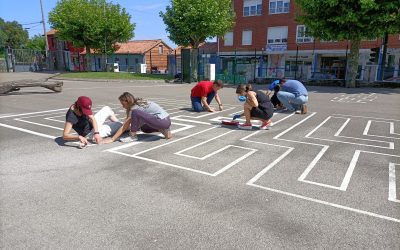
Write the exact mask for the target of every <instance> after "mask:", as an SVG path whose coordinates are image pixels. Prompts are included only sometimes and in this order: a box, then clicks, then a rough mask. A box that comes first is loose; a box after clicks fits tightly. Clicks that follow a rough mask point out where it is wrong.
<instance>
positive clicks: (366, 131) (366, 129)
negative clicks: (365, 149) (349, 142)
mask: <svg viewBox="0 0 400 250" xmlns="http://www.w3.org/2000/svg"><path fill="white" fill-rule="evenodd" d="M372 122H380V123H388V124H389V126H390V127H389V134H391V135H400V134H398V133H395V132H394V122H387V121H374V120H368V122H367V125H366V126H365V129H364V132H363V135H366V136H372V137H381V138H388V139H395V140H400V137H393V136H383V135H371V134H368V132H369V130H370V127H371V124H372Z"/></svg>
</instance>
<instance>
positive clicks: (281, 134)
mask: <svg viewBox="0 0 400 250" xmlns="http://www.w3.org/2000/svg"><path fill="white" fill-rule="evenodd" d="M315 114H317V112H314V113H312V114H311V115H309V116H307V117H306V118H304V119H303V120H301V121H300V122H298V123H296V124H295V125H293V126H291V127H290V128H288V129H286V130H285V131H283V132H281V133H280V134H278V135H277V136H275V137H274V138H273V139H278V138H279V137H281V136H283V135H284V134H286V133H288V132H289V131H291V130H292V129H294V128H295V127H297V126H299V125H300V124H302V123H303V122H306V121H307V120H308V119H310V118H311V117H313V116H314V115H315Z"/></svg>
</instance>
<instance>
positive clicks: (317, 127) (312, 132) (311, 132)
mask: <svg viewBox="0 0 400 250" xmlns="http://www.w3.org/2000/svg"><path fill="white" fill-rule="evenodd" d="M329 119H331V116H328V117H327V118H326V119H325V120H324V121H323V122H321V123H320V124H319V125H318V126H316V127H315V128H314V129H313V130H311V131H310V133H308V134H306V136H305V137H309V136H310V135H312V134H314V132H315V131H317V130H318V129H319V128H320V127H322V126H323V125H324V124H325V123H326V122H327V121H328V120H329Z"/></svg>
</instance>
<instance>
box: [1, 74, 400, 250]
mask: <svg viewBox="0 0 400 250" xmlns="http://www.w3.org/2000/svg"><path fill="white" fill-rule="evenodd" d="M193 86H194V84H167V83H164V82H160V81H158V82H157V81H136V82H122V81H121V82H117V81H112V82H105V81H97V82H95V81H64V89H63V92H62V93H53V92H51V91H50V90H47V89H44V88H26V89H22V90H21V91H19V92H14V93H12V94H9V95H5V96H0V102H1V108H0V135H1V142H0V145H1V155H0V156H1V159H0V160H1V163H0V164H1V168H0V180H1V182H0V190H1V192H0V215H1V224H0V225H1V240H0V244H1V245H0V247H1V248H2V249H38V248H41V249H42V248H47V249H76V248H79V249H282V248H287V249H293V248H296V249H310V248H313V249H343V248H346V249H398V247H399V245H400V237H399V235H400V198H399V197H400V174H399V173H400V151H399V146H400V143H399V142H400V128H399V126H400V112H399V110H400V98H399V96H400V91H399V90H396V89H376V88H374V89H364V88H362V89H344V88H330V87H309V92H310V93H309V94H310V97H309V105H308V109H309V112H308V113H307V114H306V115H298V114H291V113H276V114H275V115H274V117H273V121H274V126H273V127H272V128H271V129H270V130H259V129H258V128H257V127H255V128H254V129H253V130H252V131H241V130H237V129H235V128H234V127H225V126H221V125H220V121H221V120H223V119H225V118H227V119H229V118H231V117H232V115H233V114H235V113H239V112H240V110H241V104H240V103H239V102H238V101H237V99H236V95H235V94H234V93H235V89H234V87H229V86H228V87H226V88H224V89H223V90H222V91H221V97H222V101H223V103H224V107H225V111H223V112H216V113H201V114H197V113H193V112H191V111H190V107H191V105H190V101H189V94H190V89H191V88H192V87H193ZM257 87H258V88H264V89H265V86H257ZM124 91H129V92H131V93H132V94H134V95H135V96H138V97H144V98H146V99H149V100H153V101H155V102H157V103H159V104H160V105H161V106H162V107H164V108H165V109H166V110H167V111H168V112H169V113H170V114H171V117H172V121H173V125H172V130H173V136H174V137H173V139H171V140H165V139H163V138H162V136H161V135H159V134H151V135H145V134H140V135H139V139H140V140H139V141H138V142H133V143H120V142H115V143H113V144H108V145H95V146H90V147H88V148H86V149H78V148H77V144H74V143H71V142H68V143H64V142H63V140H62V139H61V138H60V136H61V134H62V128H63V122H64V118H65V112H66V110H67V108H68V107H69V106H70V105H71V104H72V103H73V102H74V101H75V100H76V98H77V97H78V96H80V95H87V96H90V97H91V98H92V100H93V106H94V107H95V108H94V109H95V110H98V109H99V108H101V107H102V106H104V105H108V106H110V107H111V108H113V109H114V110H115V111H116V112H117V114H119V117H121V119H123V117H124V112H123V110H122V109H121V107H120V104H119V102H118V99H117V98H118V96H119V95H120V94H121V93H122V92H124ZM213 104H214V106H215V102H213ZM254 124H258V123H256V122H255V123H254Z"/></svg>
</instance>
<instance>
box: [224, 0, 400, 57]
mask: <svg viewBox="0 0 400 250" xmlns="http://www.w3.org/2000/svg"><path fill="white" fill-rule="evenodd" d="M233 2H234V8H235V12H236V24H235V26H234V30H233V31H234V35H233V46H224V41H223V39H221V42H220V51H221V52H231V51H233V50H235V49H237V50H238V51H240V50H250V51H253V50H254V49H257V50H261V49H262V48H264V49H265V46H266V43H267V32H268V27H274V26H288V43H287V45H288V50H296V29H297V25H298V23H296V21H295V15H296V11H297V10H296V6H295V1H294V0H291V1H290V11H289V13H285V14H272V15H269V1H265V0H264V1H262V15H261V16H250V17H243V2H244V1H243V0H233ZM246 29H248V30H252V33H253V34H252V35H253V37H252V45H249V46H243V45H242V31H243V30H246ZM381 44H382V39H381V38H379V39H377V40H376V41H365V42H362V44H361V47H362V48H372V47H378V46H380V45H381ZM298 45H299V49H300V50H312V49H326V50H334V49H346V46H347V41H343V42H315V43H314V42H312V43H299V44H298ZM388 45H389V47H390V48H400V39H399V35H393V36H390V38H389V43H388Z"/></svg>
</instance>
